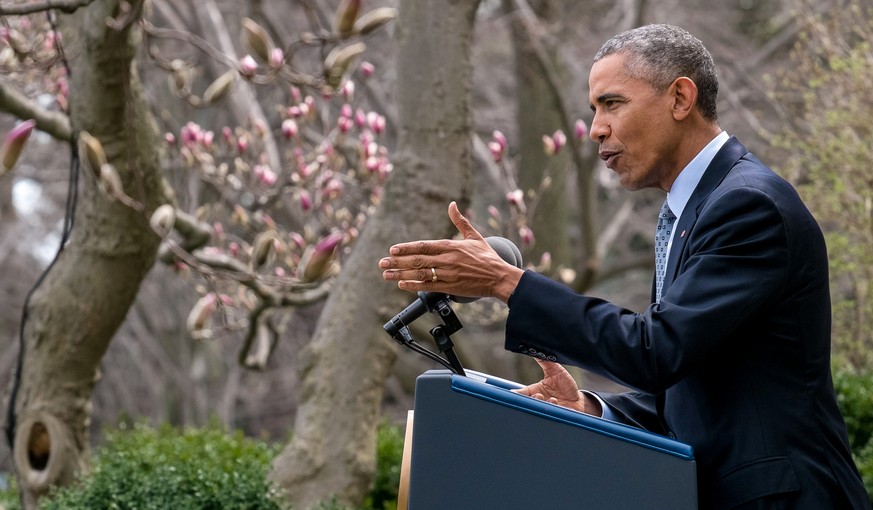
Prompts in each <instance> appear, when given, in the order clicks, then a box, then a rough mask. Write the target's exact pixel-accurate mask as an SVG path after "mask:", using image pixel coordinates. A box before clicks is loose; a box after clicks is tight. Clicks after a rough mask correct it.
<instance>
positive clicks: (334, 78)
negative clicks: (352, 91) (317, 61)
mask: <svg viewBox="0 0 873 510" xmlns="http://www.w3.org/2000/svg"><path fill="white" fill-rule="evenodd" d="M366 48H367V45H365V44H364V43H362V42H357V43H354V44H350V45H348V46H342V47H336V48H334V49H333V50H331V51H330V53H328V54H327V57H326V58H325V59H324V80H325V82H326V83H327V84H328V85H329V86H330V87H332V88H334V89H337V88H339V85H340V83H341V82H342V79H343V75H345V73H346V70H348V68H349V65H350V64H351V63H352V61H353V60H354V59H355V58H357V57H358V56H359V55H360V54H361V53H363V52H364V50H365V49H366Z"/></svg>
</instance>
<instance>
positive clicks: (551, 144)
mask: <svg viewBox="0 0 873 510" xmlns="http://www.w3.org/2000/svg"><path fill="white" fill-rule="evenodd" d="M555 150H556V148H555V139H554V138H552V137H551V136H549V135H543V152H545V153H546V155H547V156H552V155H554V154H555Z"/></svg>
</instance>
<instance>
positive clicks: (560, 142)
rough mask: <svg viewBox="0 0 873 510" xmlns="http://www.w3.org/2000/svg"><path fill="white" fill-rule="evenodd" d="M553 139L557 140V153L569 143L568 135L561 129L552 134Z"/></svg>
mask: <svg viewBox="0 0 873 510" xmlns="http://www.w3.org/2000/svg"><path fill="white" fill-rule="evenodd" d="M552 141H554V142H555V154H557V153H558V152H560V151H561V149H562V148H563V147H564V146H565V145H567V135H565V134H564V132H563V131H561V130H560V129H559V130H557V131H555V134H553V135H552Z"/></svg>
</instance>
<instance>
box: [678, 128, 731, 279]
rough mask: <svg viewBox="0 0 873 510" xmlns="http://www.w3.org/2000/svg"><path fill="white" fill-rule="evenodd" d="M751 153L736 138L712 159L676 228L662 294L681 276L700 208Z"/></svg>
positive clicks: (728, 142) (729, 141) (726, 143)
mask: <svg viewBox="0 0 873 510" xmlns="http://www.w3.org/2000/svg"><path fill="white" fill-rule="evenodd" d="M747 152H748V151H747V150H746V147H745V146H743V144H742V143H740V142H739V140H737V139H736V137H733V136H732V137H730V139H729V140H728V141H727V142H725V144H724V145H723V146H722V148H721V149H719V151H718V152H717V153H716V155H715V157H714V158H712V162H710V163H709V166H708V167H706V171H705V172H703V177H701V178H700V182H699V183H698V184H697V187H696V188H694V193H692V194H691V198H689V199H688V204H687V205H686V206H685V209H683V211H682V217H681V218H679V223H677V224H676V233H675V234H673V244H672V245H671V246H670V256H669V257H668V258H667V269H666V271H665V274H664V290H663V291H662V292H667V288H668V287H669V286H670V284H671V283H673V280H674V279H675V278H676V275H677V274H678V273H679V261H680V260H682V253H683V252H684V251H685V243H686V241H688V238H689V237H691V232H692V230H693V229H694V224H695V223H696V222H697V214H698V212H699V209H700V206H701V205H703V203H704V201H706V198H707V197H709V195H710V193H712V191H713V190H714V189H715V188H716V187H717V186H718V185H719V184H720V183H721V181H722V180H724V178H725V176H726V175H727V173H728V172H729V171H730V169H731V168H733V166H734V165H735V164H736V162H737V161H738V160H739V159H740V158H742V157H743V156H744V155H745V154H746V153H747Z"/></svg>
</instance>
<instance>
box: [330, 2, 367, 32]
mask: <svg viewBox="0 0 873 510" xmlns="http://www.w3.org/2000/svg"><path fill="white" fill-rule="evenodd" d="M360 9H361V0H343V1H342V2H341V3H340V5H339V7H337V10H336V20H335V27H334V28H335V29H336V33H337V34H338V35H339V36H340V37H341V38H342V39H346V38H348V37H349V36H351V35H352V33H353V32H354V27H355V19H357V17H358V11H359V10H360Z"/></svg>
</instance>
